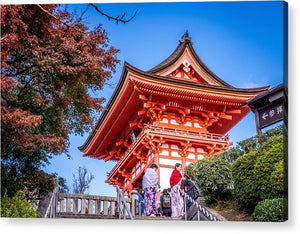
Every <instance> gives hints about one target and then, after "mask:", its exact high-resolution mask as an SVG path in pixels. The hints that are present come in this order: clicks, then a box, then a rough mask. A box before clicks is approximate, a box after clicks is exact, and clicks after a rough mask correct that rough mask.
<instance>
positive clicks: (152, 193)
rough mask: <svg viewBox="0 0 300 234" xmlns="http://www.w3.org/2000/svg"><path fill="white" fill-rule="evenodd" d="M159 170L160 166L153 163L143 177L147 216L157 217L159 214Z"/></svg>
mask: <svg viewBox="0 0 300 234" xmlns="http://www.w3.org/2000/svg"><path fill="white" fill-rule="evenodd" d="M157 170H158V166H157V165H156V164H155V163H152V164H151V165H150V167H149V168H148V169H147V170H146V173H145V175H144V176H143V182H142V185H143V190H144V202H145V210H144V211H145V215H146V216H155V215H156V213H157V206H156V193H158V192H159V186H158V175H157Z"/></svg>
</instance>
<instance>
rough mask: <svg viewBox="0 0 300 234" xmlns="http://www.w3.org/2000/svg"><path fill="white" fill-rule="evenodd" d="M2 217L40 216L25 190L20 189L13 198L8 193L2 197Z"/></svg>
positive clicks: (0, 206) (0, 207) (0, 208)
mask: <svg viewBox="0 0 300 234" xmlns="http://www.w3.org/2000/svg"><path fill="white" fill-rule="evenodd" d="M0 212H1V217H15V218H38V217H39V214H38V212H37V210H35V209H34V208H33V204H32V203H30V202H28V201H27V199H26V196H25V193H24V192H21V191H18V192H17V193H16V194H15V195H14V196H13V197H12V198H10V197H8V195H7V193H6V192H5V193H4V196H3V197H2V198H1V204H0Z"/></svg>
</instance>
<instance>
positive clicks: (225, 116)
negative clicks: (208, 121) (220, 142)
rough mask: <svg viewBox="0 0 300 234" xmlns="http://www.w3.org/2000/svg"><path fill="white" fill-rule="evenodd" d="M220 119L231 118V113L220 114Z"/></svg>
mask: <svg viewBox="0 0 300 234" xmlns="http://www.w3.org/2000/svg"><path fill="white" fill-rule="evenodd" d="M219 117H220V118H222V119H228V120H232V115H225V114H220V116H219Z"/></svg>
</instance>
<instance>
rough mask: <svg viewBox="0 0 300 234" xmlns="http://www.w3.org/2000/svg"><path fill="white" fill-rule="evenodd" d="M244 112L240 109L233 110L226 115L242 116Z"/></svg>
mask: <svg viewBox="0 0 300 234" xmlns="http://www.w3.org/2000/svg"><path fill="white" fill-rule="evenodd" d="M241 113H242V111H241V110H240V109H232V110H227V111H226V114H241Z"/></svg>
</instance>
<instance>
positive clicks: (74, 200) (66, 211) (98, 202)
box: [56, 190, 138, 218]
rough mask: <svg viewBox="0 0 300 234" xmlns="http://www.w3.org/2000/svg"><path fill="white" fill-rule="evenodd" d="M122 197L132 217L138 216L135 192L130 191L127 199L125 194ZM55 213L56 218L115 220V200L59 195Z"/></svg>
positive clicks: (106, 197) (81, 195) (79, 195)
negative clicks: (101, 217)
mask: <svg viewBox="0 0 300 234" xmlns="http://www.w3.org/2000/svg"><path fill="white" fill-rule="evenodd" d="M124 197H125V201H126V203H127V206H128V207H129V208H130V211H131V214H132V216H135V215H138V212H137V210H138V209H137V198H138V197H137V195H136V191H135V190H133V191H132V193H131V197H130V198H128V196H126V194H125V196H124ZM56 213H57V214H58V217H76V216H78V217H84V216H89V217H91V216H95V217H97V216H98V217H100V216H103V217H104V218H108V217H111V218H113V217H115V218H117V217H118V212H117V198H116V197H109V196H95V195H85V194H67V193H59V194H58V203H57V212H56Z"/></svg>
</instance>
